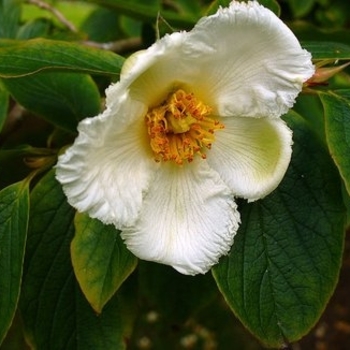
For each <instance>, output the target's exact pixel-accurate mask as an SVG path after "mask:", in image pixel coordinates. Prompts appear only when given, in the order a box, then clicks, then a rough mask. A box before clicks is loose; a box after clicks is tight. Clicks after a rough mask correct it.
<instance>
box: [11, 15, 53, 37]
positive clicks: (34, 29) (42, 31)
mask: <svg viewBox="0 0 350 350" xmlns="http://www.w3.org/2000/svg"><path fill="white" fill-rule="evenodd" d="M50 25H51V23H50V21H49V20H48V19H46V18H37V19H35V20H33V21H30V22H26V23H25V24H24V25H23V26H22V27H21V28H20V29H19V31H18V34H17V39H20V40H29V39H33V38H36V37H44V36H46V35H47V33H48V32H49V29H50Z"/></svg>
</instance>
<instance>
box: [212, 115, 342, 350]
mask: <svg viewBox="0 0 350 350" xmlns="http://www.w3.org/2000/svg"><path fill="white" fill-rule="evenodd" d="M288 121H289V122H290V125H291V126H292V129H293V131H294V146H293V158H292V161H291V164H290V167H289V169H288V172H287V174H286V176H285V178H284V180H283V181H282V183H281V184H280V186H279V187H278V188H277V189H276V190H275V191H274V192H273V193H272V194H270V195H269V196H268V197H266V198H265V199H263V200H260V201H257V202H255V203H249V204H248V203H243V204H242V205H241V207H240V211H241V215H242V217H241V219H242V225H241V227H240V229H239V231H238V233H237V235H236V237H235V243H234V245H233V247H232V250H231V252H230V254H229V256H228V257H225V258H224V259H222V261H221V263H220V264H219V265H218V266H216V267H215V268H214V277H215V279H216V281H217V284H218V286H219V289H220V290H221V292H222V294H223V295H224V297H225V299H226V301H227V302H228V304H229V305H230V307H231V308H232V310H233V311H234V313H235V314H236V316H237V317H238V318H239V319H240V320H241V321H242V323H243V324H244V325H245V326H246V327H247V328H248V329H249V330H250V331H251V332H252V333H253V334H254V335H255V336H256V337H257V338H258V339H260V341H261V342H263V343H264V344H265V345H266V346H269V347H274V348H275V347H276V348H277V347H278V348H280V347H282V346H284V345H285V343H286V342H293V341H296V340H298V339H300V338H301V337H302V336H303V335H305V334H307V333H308V332H309V331H310V329H311V328H312V327H313V326H314V325H315V323H316V322H317V320H318V319H319V317H320V316H321V314H322V312H323V311H324V309H325V306H326V304H327V302H328V301H329V298H330V297H331V295H332V293H333V291H334V289H335V286H336V283H337V280H338V275H339V269H340V266H341V258H342V251H343V239H344V231H345V229H344V225H345V219H346V212H345V208H344V205H343V202H342V194H341V184H340V181H339V176H338V173H337V171H336V169H335V167H334V165H333V162H332V160H331V159H330V157H329V155H328V152H327V151H326V150H325V149H324V147H323V146H322V145H321V144H320V142H319V140H318V138H317V137H316V136H315V135H314V134H313V133H312V132H311V131H310V129H309V128H308V127H307V124H306V123H305V122H304V121H303V120H302V119H301V117H300V116H299V115H297V114H296V113H295V112H290V113H289V117H288Z"/></svg>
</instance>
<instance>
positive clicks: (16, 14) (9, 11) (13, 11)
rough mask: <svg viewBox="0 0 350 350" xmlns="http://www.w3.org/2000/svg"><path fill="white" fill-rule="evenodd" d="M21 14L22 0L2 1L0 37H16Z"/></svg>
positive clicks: (0, 6) (0, 5) (0, 8)
mask: <svg viewBox="0 0 350 350" xmlns="http://www.w3.org/2000/svg"><path fill="white" fill-rule="evenodd" d="M20 16H21V1H20V0H1V1H0V23H1V25H0V38H15V37H16V34H17V30H18V25H19V20H20Z"/></svg>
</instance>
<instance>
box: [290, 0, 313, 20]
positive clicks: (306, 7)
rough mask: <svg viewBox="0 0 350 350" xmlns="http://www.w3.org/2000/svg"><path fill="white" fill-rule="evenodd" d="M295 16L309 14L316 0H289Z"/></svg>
mask: <svg viewBox="0 0 350 350" xmlns="http://www.w3.org/2000/svg"><path fill="white" fill-rule="evenodd" d="M289 5H290V7H291V9H292V12H293V15H294V17H303V16H305V15H307V14H308V13H309V12H310V11H311V9H312V7H313V6H314V5H315V0H289Z"/></svg>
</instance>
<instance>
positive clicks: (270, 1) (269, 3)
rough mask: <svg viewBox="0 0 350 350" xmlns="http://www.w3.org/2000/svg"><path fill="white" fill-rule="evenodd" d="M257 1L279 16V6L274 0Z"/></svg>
mask: <svg viewBox="0 0 350 350" xmlns="http://www.w3.org/2000/svg"><path fill="white" fill-rule="evenodd" d="M258 2H259V3H260V4H261V5H263V6H265V7H267V8H268V9H270V10H271V11H272V12H273V13H274V14H275V15H277V16H280V14H281V7H280V5H279V3H278V2H277V1H276V0H258Z"/></svg>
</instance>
